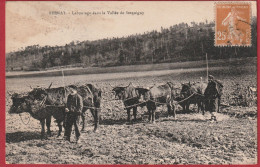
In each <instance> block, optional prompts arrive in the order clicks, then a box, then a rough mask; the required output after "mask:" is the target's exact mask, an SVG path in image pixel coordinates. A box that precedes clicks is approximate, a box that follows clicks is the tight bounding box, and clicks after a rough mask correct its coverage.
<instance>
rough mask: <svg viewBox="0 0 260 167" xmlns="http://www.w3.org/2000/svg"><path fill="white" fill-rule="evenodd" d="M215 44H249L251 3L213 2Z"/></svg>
mask: <svg viewBox="0 0 260 167" xmlns="http://www.w3.org/2000/svg"><path fill="white" fill-rule="evenodd" d="M215 26H216V27H215V46H251V4H250V3H241V2H235V3H234V2H233V3H222V2H219V3H216V4H215Z"/></svg>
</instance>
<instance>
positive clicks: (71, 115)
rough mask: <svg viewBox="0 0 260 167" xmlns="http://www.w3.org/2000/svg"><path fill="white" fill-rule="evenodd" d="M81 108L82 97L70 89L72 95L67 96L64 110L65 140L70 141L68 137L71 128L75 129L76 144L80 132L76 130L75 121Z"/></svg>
mask: <svg viewBox="0 0 260 167" xmlns="http://www.w3.org/2000/svg"><path fill="white" fill-rule="evenodd" d="M82 108H83V101H82V97H81V96H80V95H79V94H78V93H77V90H75V89H72V93H71V94H69V95H68V99H67V108H66V109H65V114H66V119H65V134H64V136H65V139H66V140H68V141H70V135H71V130H72V126H73V125H74V128H75V135H76V140H77V142H78V140H79V137H80V132H79V129H78V124H77V120H78V119H79V115H80V113H81V111H82Z"/></svg>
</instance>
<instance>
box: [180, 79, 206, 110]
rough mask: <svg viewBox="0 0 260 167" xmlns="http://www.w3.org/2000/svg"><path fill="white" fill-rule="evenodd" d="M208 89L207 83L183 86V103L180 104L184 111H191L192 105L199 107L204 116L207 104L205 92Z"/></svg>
mask: <svg viewBox="0 0 260 167" xmlns="http://www.w3.org/2000/svg"><path fill="white" fill-rule="evenodd" d="M206 87H207V84H206V83H203V82H197V83H192V84H191V83H190V82H189V83H185V84H182V89H181V93H180V94H181V99H182V100H183V102H181V103H180V105H181V106H182V108H183V110H184V111H188V110H189V106H190V104H197V105H198V112H199V111H200V110H202V114H203V115H204V114H205V112H204V110H205V105H204V104H205V103H204V92H205V89H206Z"/></svg>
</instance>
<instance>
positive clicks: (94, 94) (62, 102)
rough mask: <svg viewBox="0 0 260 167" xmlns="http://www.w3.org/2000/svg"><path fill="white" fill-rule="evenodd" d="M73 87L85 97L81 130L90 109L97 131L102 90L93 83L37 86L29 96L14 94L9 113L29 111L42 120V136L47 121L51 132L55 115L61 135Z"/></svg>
mask: <svg viewBox="0 0 260 167" xmlns="http://www.w3.org/2000/svg"><path fill="white" fill-rule="evenodd" d="M71 89H76V90H77V91H78V93H79V94H80V95H81V96H82V98H83V105H84V107H83V111H82V113H81V116H82V122H83V126H82V129H81V130H84V126H85V114H84V113H85V111H86V110H87V109H90V110H91V113H92V115H93V117H94V122H95V124H94V131H96V130H97V127H98V123H99V108H100V101H101V91H100V90H99V89H97V88H95V87H94V86H93V85H91V84H86V85H82V86H74V85H70V86H67V87H65V88H64V87H58V88H50V87H49V88H47V89H44V88H35V89H33V90H32V91H31V92H29V93H28V95H27V96H23V97H17V95H16V96H12V101H13V105H12V107H11V109H10V110H9V113H22V112H28V113H29V114H30V115H31V116H32V117H33V118H35V119H37V120H40V122H41V126H42V130H41V134H42V137H44V136H45V121H46V126H47V134H48V135H50V134H51V131H50V123H51V116H53V117H54V118H55V119H56V122H57V123H58V126H59V132H58V136H60V134H61V131H62V125H61V123H62V122H63V121H64V118H65V113H64V112H65V107H66V99H67V95H68V94H69V93H70V92H71Z"/></svg>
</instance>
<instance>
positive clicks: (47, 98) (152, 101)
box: [9, 82, 222, 137]
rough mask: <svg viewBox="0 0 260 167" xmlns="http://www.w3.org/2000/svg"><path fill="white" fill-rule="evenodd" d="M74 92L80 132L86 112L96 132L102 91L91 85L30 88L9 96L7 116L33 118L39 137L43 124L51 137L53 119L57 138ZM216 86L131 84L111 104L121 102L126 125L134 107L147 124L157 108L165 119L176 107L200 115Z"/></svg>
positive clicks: (117, 89)
mask: <svg viewBox="0 0 260 167" xmlns="http://www.w3.org/2000/svg"><path fill="white" fill-rule="evenodd" d="M73 89H74V90H77V92H78V94H79V95H80V96H82V99H83V105H84V107H83V110H82V112H81V118H82V129H81V130H82V131H83V130H84V128H85V113H86V111H87V110H90V112H91V114H92V116H93V118H94V131H96V130H97V128H98V125H99V120H100V111H101V101H102V91H101V89H100V88H97V87H96V86H94V85H92V84H84V85H68V86H65V87H57V88H51V85H50V86H49V87H48V88H39V87H37V88H34V89H32V90H31V91H30V92H28V93H27V94H25V95H24V94H17V93H14V94H10V95H11V99H12V106H11V108H10V110H9V113H10V114H14V113H16V114H19V113H23V112H28V113H29V114H30V115H31V116H32V117H33V118H35V119H37V120H39V121H40V123H41V127H42V128H41V135H42V137H46V135H45V124H46V127H47V135H51V130H50V125H51V118H52V117H53V118H54V119H55V121H56V122H57V124H58V127H59V131H58V136H60V135H61V132H62V122H63V121H64V119H65V108H66V101H67V96H68V95H69V94H70V93H71V92H72V90H73ZM220 89H221V88H220V85H219V84H217V83H216V84H215V86H212V85H211V87H209V85H208V84H207V83H203V82H197V83H185V84H182V87H181V88H179V87H177V86H176V85H175V84H173V83H172V82H167V83H165V84H161V85H154V86H152V87H149V88H144V87H135V86H134V85H133V84H132V83H130V84H129V85H127V86H117V87H113V88H112V92H113V94H114V97H115V100H122V102H123V104H124V106H125V108H124V109H125V110H126V111H127V121H128V122H130V121H131V110H133V116H134V120H133V121H136V117H137V107H140V106H141V107H144V106H146V108H147V111H148V114H149V117H148V121H149V122H154V121H155V112H156V109H157V107H158V106H161V105H166V106H167V110H168V116H173V117H174V118H176V105H178V104H179V105H181V106H182V108H183V110H189V106H190V104H196V105H198V111H200V110H201V111H202V113H203V114H204V112H205V110H207V96H208V95H212V93H214V92H217V93H218V96H219V99H220V96H221V93H222V92H221V93H219V90H220Z"/></svg>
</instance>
